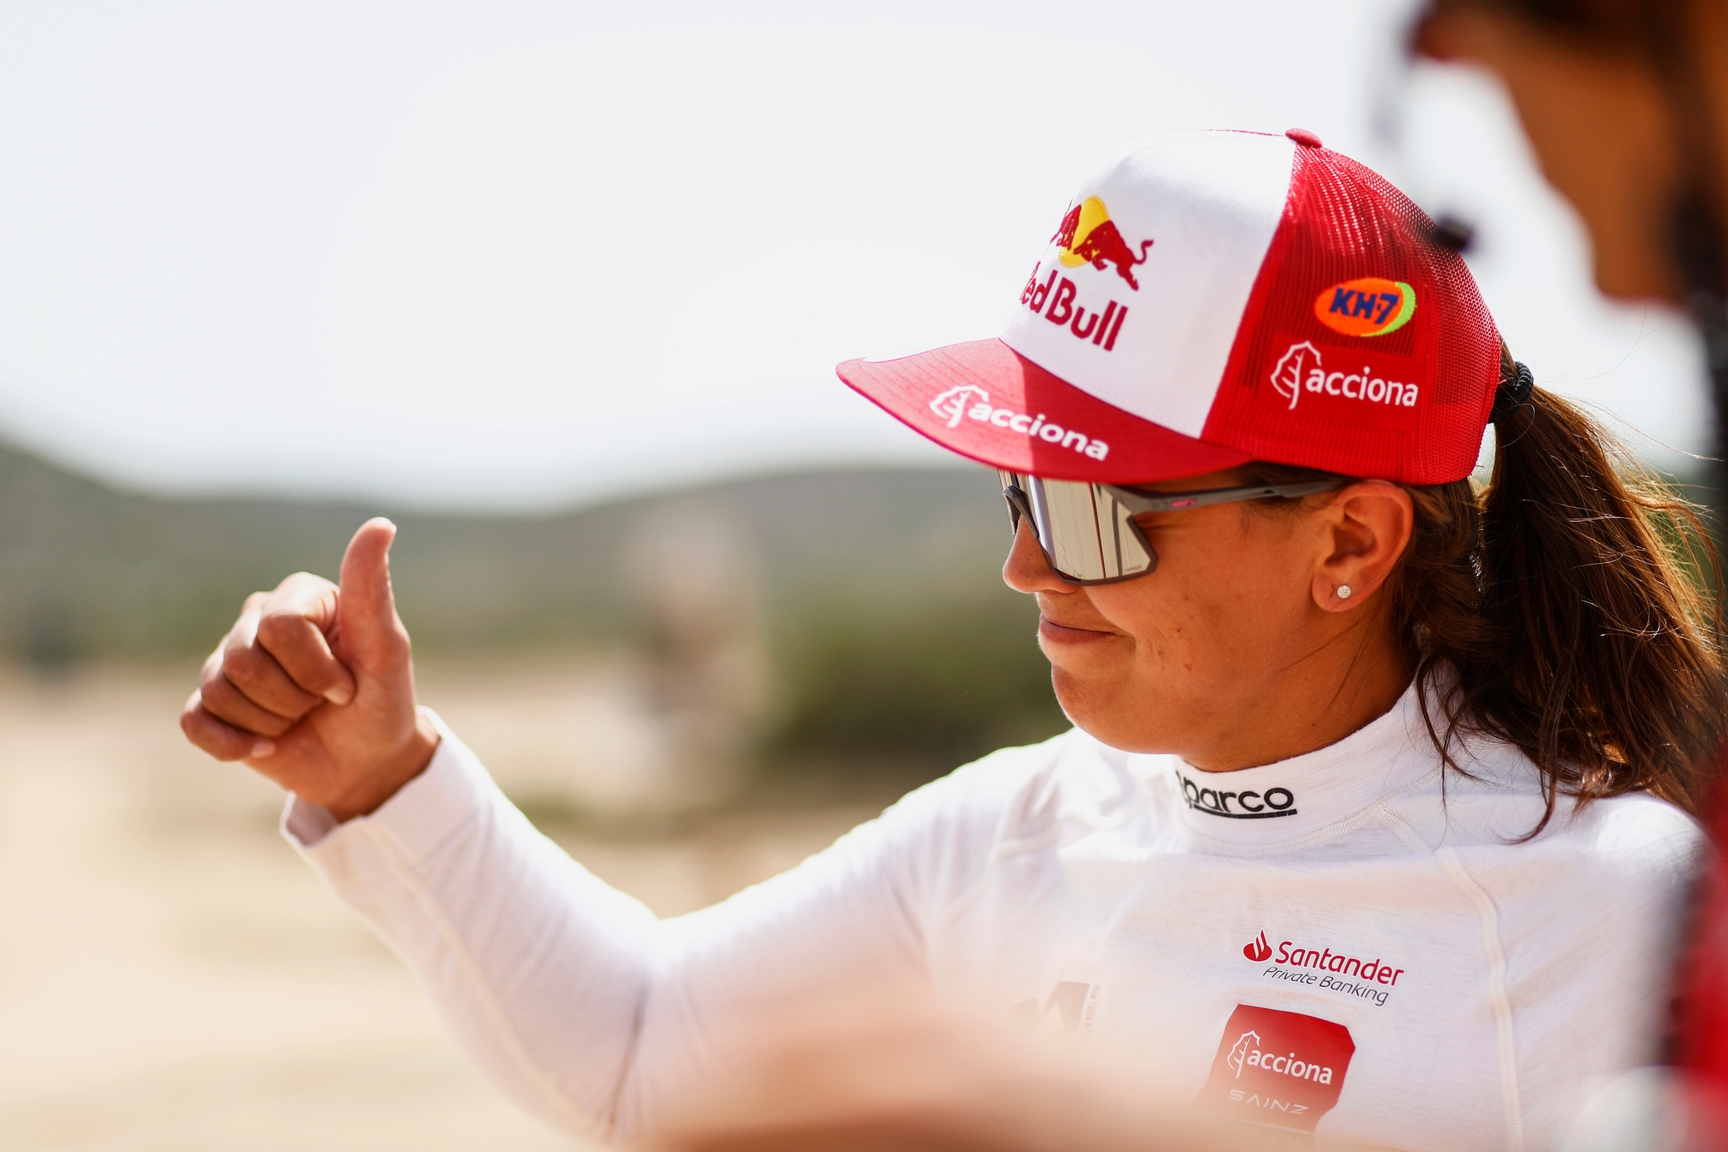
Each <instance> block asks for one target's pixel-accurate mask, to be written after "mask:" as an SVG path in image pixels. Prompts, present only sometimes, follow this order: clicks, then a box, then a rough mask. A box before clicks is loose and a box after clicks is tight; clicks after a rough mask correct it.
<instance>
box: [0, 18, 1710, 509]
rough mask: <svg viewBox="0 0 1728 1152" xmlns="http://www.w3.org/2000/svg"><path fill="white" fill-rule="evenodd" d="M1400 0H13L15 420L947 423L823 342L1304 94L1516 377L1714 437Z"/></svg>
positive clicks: (778, 453)
mask: <svg viewBox="0 0 1728 1152" xmlns="http://www.w3.org/2000/svg"><path fill="white" fill-rule="evenodd" d="M1409 9H1410V0H1313V2H1307V3H1292V2H1291V0H1213V2H1211V3H1208V4H1192V3H1186V2H1184V3H1173V2H1167V0H1131V2H1125V3H1096V4H1076V3H1067V4H1052V3H1038V4H1022V3H1017V2H1013V0H990V2H983V3H946V2H943V0H918V2H916V3H900V2H898V0H868V2H864V0H823V2H822V3H807V4H800V5H794V4H775V3H721V2H717V0H702V2H694V0H692V2H680V0H662V2H652V0H651V2H636V3H632V4H615V3H614V4H604V5H601V4H584V3H571V2H568V0H560V2H555V3H554V2H528V0H484V2H451V0H382V2H376V3H345V2H338V0H298V2H283V0H220V2H219V3H213V2H179V3H168V2H154V3H153V2H146V0H124V2H120V0H115V2H97V0H0V157H4V162H3V164H0V429H3V430H4V431H5V432H6V433H7V434H9V435H10V436H11V437H12V438H14V439H16V440H18V441H21V442H23V443H26V444H29V445H32V446H34V447H37V448H39V449H42V450H45V451H47V452H49V453H50V454H51V455H53V456H55V457H57V458H59V459H61V460H64V461H67V462H71V463H74V464H76V465H78V466H80V467H83V468H86V469H89V470H93V471H95V472H97V473H99V474H101V475H104V476H106V477H109V478H112V479H117V480H120V481H123V482H126V483H129V484H135V485H143V486H146V487H150V488H154V489H157V490H164V491H234V490H249V491H276V492H292V493H305V494H344V495H365V496H375V497H382V498H388V499H391V500H393V501H406V502H409V503H414V504H419V505H426V506H453V507H477V506H494V507H534V506H547V505H557V504H564V503H573V502H578V501H581V500H587V499H593V498H596V497H599V496H604V495H610V494H616V493H620V492H627V491H634V490H640V489H643V488H650V487H660V486H664V485H667V484H672V483H677V482H680V481H683V480H687V479H693V478H701V477H708V476H718V475H727V474H735V473H739V472H748V471H757V470H761V469H764V468H774V467H785V466H796V465H803V464H811V463H845V462H857V461H904V462H911V461H919V462H931V461H934V460H938V459H941V458H942V456H941V454H940V453H938V452H937V451H936V450H934V449H932V448H929V447H927V446H925V445H924V444H923V442H922V441H920V440H918V438H917V437H915V436H914V435H913V434H911V433H910V432H907V431H905V430H904V429H903V428H901V427H900V426H899V425H898V424H896V423H895V422H893V421H892V420H890V419H889V418H887V417H886V416H883V415H881V414H879V413H877V412H876V411H875V410H874V409H873V408H871V407H870V406H869V405H867V404H866V403H865V402H863V401H861V400H859V399H857V398H855V397H854V396H852V395H851V393H850V392H848V391H847V390H846V389H845V388H844V387H843V386H841V385H840V384H839V383H838V382H837V381H836V380H835V378H834V376H833V372H832V366H833V364H834V363H835V362H837V361H839V360H841V359H844V358H847V357H851V356H854V355H862V354H869V355H882V354H885V353H891V352H899V351H913V350H916V349H919V348H922V347H927V346H930V345H934V344H939V343H948V342H952V341H956V340H961V339H970V338H975V337H977V336H980V335H988V334H990V333H992V332H994V331H995V330H996V329H997V327H998V326H999V324H1000V322H1001V320H1002V319H1003V318H1004V317H1005V316H1006V315H1007V310H1008V306H1009V305H1010V304H1011V303H1012V302H1013V301H1014V300H1015V299H1016V298H1017V293H1018V291H1019V288H1020V285H1021V283H1022V281H1023V280H1024V278H1025V274H1026V271H1027V269H1028V268H1029V267H1030V266H1031V264H1032V262H1033V260H1034V259H1036V257H1037V256H1038V254H1039V253H1040V252H1041V251H1042V249H1043V247H1044V244H1045V241H1046V239H1047V238H1048V236H1049V234H1050V232H1051V230H1052V228H1053V227H1054V224H1055V222H1056V220H1057V219H1058V218H1059V216H1060V213H1061V212H1062V210H1063V209H1064V208H1065V207H1066V205H1067V203H1068V197H1069V194H1070V192H1071V190H1072V185H1073V184H1074V182H1075V181H1076V179H1077V178H1078V177H1079V176H1080V174H1081V173H1082V172H1083V170H1084V169H1085V167H1086V165H1087V164H1088V162H1089V161H1090V159H1091V158H1092V157H1093V156H1094V155H1095V154H1097V153H1099V152H1101V151H1103V150H1104V149H1106V148H1108V147H1110V146H1111V145H1113V144H1115V143H1117V142H1118V141H1120V140H1123V139H1126V138H1129V137H1132V136H1136V135H1140V134H1143V133H1146V132H1151V131H1160V130H1166V129H1175V128H1189V127H1246V128H1257V129H1266V130H1273V131H1282V130H1283V129H1285V128H1288V127H1292V126H1302V127H1306V128H1310V129H1313V130H1314V131H1316V132H1318V133H1319V134H1320V135H1321V136H1322V137H1323V138H1324V140H1325V141H1326V143H1327V144H1329V145H1331V146H1334V147H1337V148H1340V149H1342V150H1344V151H1346V152H1349V153H1351V154H1352V155H1355V156H1357V157H1358V158H1360V159H1362V160H1364V161H1366V162H1368V163H1370V164H1372V165H1374V166H1375V167H1377V168H1379V169H1381V170H1382V171H1383V172H1385V173H1386V174H1387V175H1388V176H1390V177H1391V178H1392V179H1393V180H1394V181H1396V182H1398V183H1400V184H1401V185H1403V186H1404V187H1405V188H1406V190H1407V191H1409V192H1410V193H1411V194H1412V195H1413V196H1414V197H1415V198H1416V199H1417V200H1418V202H1420V203H1422V204H1423V205H1424V207H1426V208H1428V209H1429V210H1430V211H1431V212H1435V213H1439V212H1442V211H1450V212H1454V213H1458V214H1461V215H1463V216H1465V217H1467V218H1469V219H1471V220H1473V221H1474V222H1475V223H1476V224H1477V226H1478V228H1479V245H1478V248H1477V250H1476V251H1475V253H1474V254H1473V255H1472V257H1471V262H1472V265H1473V266H1474V267H1475V269H1476V272H1477V276H1478V278H1479V280H1480V281H1481V283H1482V287H1483V290H1484V292H1485V294H1486V296H1487V298H1488V302H1489V304H1490V305H1491V306H1492V307H1493V309H1494V311H1495V314H1496V316H1497V318H1498V320H1499V322H1500V325H1501V328H1502V329H1503V331H1504V332H1505V333H1506V335H1507V337H1508V339H1509V340H1510V341H1511V342H1512V343H1513V346H1514V350H1515V352H1516V353H1517V354H1518V355H1519V356H1520V357H1521V358H1523V359H1526V360H1528V361H1529V362H1530V363H1531V364H1532V366H1533V367H1534V368H1535V370H1536V374H1537V378H1538V380H1540V381H1543V382H1544V383H1552V384H1555V385H1557V386H1559V387H1561V388H1562V390H1564V391H1568V392H1570V393H1572V394H1574V395H1578V396H1582V397H1584V398H1586V399H1589V400H1592V401H1594V402H1596V403H1598V404H1600V405H1602V406H1603V407H1605V408H1606V409H1608V410H1609V411H1610V412H1612V413H1614V414H1615V415H1617V416H1619V417H1621V418H1622V419H1624V420H1625V421H1627V422H1629V424H1630V426H1631V427H1633V428H1634V429H1636V430H1637V432H1636V434H1635V435H1634V437H1633V439H1634V441H1635V444H1636V446H1637V447H1639V448H1640V449H1641V450H1643V451H1646V452H1647V453H1649V454H1650V455H1651V456H1652V458H1653V459H1654V460H1655V461H1656V462H1657V463H1659V464H1661V465H1664V466H1668V467H1674V466H1676V465H1678V464H1681V463H1683V458H1682V457H1680V456H1678V455H1677V454H1676V452H1675V451H1674V449H1692V448H1696V447H1698V446H1699V445H1700V443H1701V439H1700V438H1701V435H1702V430H1703V426H1704V424H1705V421H1704V411H1705V409H1704V400H1703V392H1702V385H1701V382H1700V381H1701V366H1700V360H1699V354H1698V352H1697V349H1696V347H1695V344H1694V341H1693V340H1692V338H1691V336H1690V334H1689V332H1688V331H1687V329H1686V328H1685V326H1684V324H1683V323H1682V322H1681V321H1680V320H1679V319H1678V318H1677V317H1676V316H1674V315H1673V314H1671V313H1667V312H1664V311H1661V310H1656V309H1643V308H1615V307H1611V306H1609V305H1607V304H1606V303H1604V302H1603V301H1602V300H1601V299H1600V297H1598V296H1597V295H1596V294H1595V292H1594V290H1593V289H1592V288H1591V287H1590V283H1589V275H1588V255H1587V252H1586V250H1585V247H1584V243H1583V240H1582V234H1581V231H1580V229H1579V226H1578V224H1577V222H1576V220H1575V218H1574V217H1573V216H1572V214H1571V213H1570V211H1569V210H1567V209H1566V208H1565V206H1564V205H1563V204H1561V202H1560V201H1559V200H1558V199H1557V198H1556V197H1555V196H1554V195H1553V194H1552V193H1550V192H1549V191H1548V190H1547V189H1546V187H1545V186H1544V185H1543V184H1542V183H1541V180H1540V177H1539V176H1538V175H1537V173H1536V172H1535V170H1534V168H1533V165H1532V162H1531V159H1530V157H1529V155H1528V152H1527V150H1526V148H1525V146H1524V144H1523V142H1522V139H1521V137H1520V136H1519V135H1518V132H1517V129H1516V126H1515V124H1514V123H1513V122H1512V121H1511V119H1510V116H1509V112H1508V110H1507V107H1506V105H1505V102H1504V100H1503V98H1502V97H1501V95H1500V94H1499V91H1498V90H1497V89H1496V88H1495V87H1494V86H1493V85H1492V84H1490V83H1488V82H1487V81H1485V80H1484V79H1482V78H1480V77H1478V76H1474V75H1472V74H1468V73H1462V72H1457V71H1453V70H1449V69H1439V68H1435V67H1432V66H1419V67H1417V68H1415V69H1414V70H1411V69H1410V68H1408V67H1407V66H1406V64H1405V63H1404V62H1403V60H1402V54H1401V49H1400V47H1399V44H1400V39H1401V29H1402V27H1403V23H1404V20H1405V19H1406V17H1407V14H1408V11H1409Z"/></svg>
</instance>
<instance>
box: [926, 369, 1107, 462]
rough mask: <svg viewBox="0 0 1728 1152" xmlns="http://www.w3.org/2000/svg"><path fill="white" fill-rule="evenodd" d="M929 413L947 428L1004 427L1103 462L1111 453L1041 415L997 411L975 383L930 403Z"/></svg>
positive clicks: (1101, 444)
mask: <svg viewBox="0 0 1728 1152" xmlns="http://www.w3.org/2000/svg"><path fill="white" fill-rule="evenodd" d="M930 411H932V412H934V413H936V415H938V416H940V417H942V419H943V422H944V423H946V424H947V426H948V427H950V428H958V427H960V422H961V421H962V420H972V421H976V422H977V423H980V424H988V425H990V426H991V427H994V428H1004V429H1007V430H1008V431H1009V432H1017V433H1019V434H1020V435H1022V436H1026V437H1028V438H1030V439H1034V440H1042V441H1044V442H1045V443H1047V444H1056V445H1060V446H1061V447H1063V448H1066V449H1068V450H1069V451H1071V452H1078V453H1080V454H1081V455H1082V456H1089V457H1091V458H1092V459H1094V460H1102V459H1104V458H1105V457H1106V456H1108V455H1109V454H1110V445H1108V444H1106V443H1104V441H1102V440H1099V439H1098V438H1097V437H1095V436H1088V435H1086V433H1084V432H1081V431H1078V430H1076V429H1073V428H1064V427H1062V425H1060V424H1053V423H1051V422H1050V421H1048V420H1046V419H1045V418H1044V414H1043V413H1042V412H1040V413H1038V414H1037V415H1028V414H1027V413H1025V412H1019V411H1016V410H1015V409H1013V408H998V407H996V406H995V405H993V404H991V403H990V393H989V391H988V390H986V389H984V388H980V387H979V386H978V385H976V384H960V385H957V386H955V387H953V388H950V389H948V390H947V391H946V392H943V393H941V394H939V395H937V396H936V397H935V399H933V400H931V401H930Z"/></svg>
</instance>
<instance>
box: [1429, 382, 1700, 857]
mask: <svg viewBox="0 0 1728 1152" xmlns="http://www.w3.org/2000/svg"><path fill="white" fill-rule="evenodd" d="M1521 370H1522V371H1521ZM1520 374H1522V375H1523V380H1522V381H1519V379H1518V378H1519V376H1520ZM1502 377H1503V379H1504V380H1505V381H1506V382H1507V384H1508V385H1511V386H1512V387H1514V388H1515V387H1516V384H1514V382H1515V381H1516V382H1518V383H1525V385H1526V389H1527V393H1528V398H1527V399H1523V401H1522V402H1521V403H1511V404H1502V405H1497V407H1496V413H1495V416H1496V423H1495V437H1496V447H1495V453H1494V471H1493V475H1492V478H1491V479H1490V482H1489V485H1488V488H1487V490H1486V491H1485V492H1484V493H1482V496H1481V501H1480V509H1481V512H1480V520H1481V537H1480V551H1479V554H1478V556H1477V558H1476V564H1475V567H1476V568H1477V570H1478V572H1479V576H1478V581H1479V587H1480V600H1479V608H1478V610H1477V612H1476V617H1477V620H1478V621H1479V622H1480V623H1479V626H1477V627H1475V628H1464V629H1459V628H1458V627H1457V626H1458V625H1459V624H1460V623H1462V621H1460V620H1459V619H1458V618H1457V617H1456V616H1455V615H1453V614H1451V613H1449V612H1445V611H1434V610H1433V609H1432V608H1424V607H1421V606H1419V604H1418V603H1417V602H1415V600H1414V598H1415V597H1418V596H1420V595H1421V594H1422V589H1420V588H1419V587H1416V586H1415V582H1414V581H1410V580H1408V579H1407V580H1405V581H1403V582H1402V583H1403V587H1401V589H1400V591H1401V592H1403V593H1405V595H1403V596H1401V597H1400V599H1401V600H1403V601H1404V602H1405V604H1404V607H1405V612H1406V615H1407V628H1408V632H1409V634H1410V636H1411V640H1412V643H1414V644H1415V645H1416V646H1417V651H1418V652H1419V653H1420V655H1419V657H1418V659H1419V663H1418V668H1419V671H1420V672H1421V673H1422V674H1423V675H1422V677H1421V686H1420V689H1419V690H1420V691H1422V692H1423V693H1424V704H1425V705H1426V703H1427V693H1428V691H1429V688H1430V686H1431V685H1433V684H1435V683H1437V682H1436V681H1435V679H1434V676H1433V672H1434V671H1436V670H1437V669H1438V668H1439V666H1440V665H1441V664H1445V665H1449V666H1450V667H1452V668H1453V669H1455V670H1456V671H1457V683H1456V686H1455V689H1454V690H1453V691H1452V692H1451V693H1449V694H1448V695H1447V697H1446V698H1445V699H1444V700H1442V701H1440V704H1441V711H1442V712H1443V714H1444V716H1445V720H1446V733H1447V738H1446V739H1445V740H1443V741H1442V740H1441V739H1440V738H1439V737H1438V736H1437V737H1436V739H1437V742H1440V744H1441V750H1442V752H1443V753H1449V750H1450V736H1451V734H1452V733H1453V732H1455V731H1457V730H1458V728H1459V727H1461V726H1470V727H1475V728H1478V729H1481V730H1485V731H1487V732H1488V733H1490V734H1492V735H1495V736H1498V737H1500V738H1501V739H1503V740H1506V741H1508V742H1510V743H1512V744H1515V745H1517V746H1518V748H1519V749H1521V750H1522V751H1523V752H1524V754H1525V755H1526V756H1528V757H1529V758H1530V759H1531V760H1532V761H1534V762H1535V764H1536V766H1537V768H1538V769H1539V770H1540V771H1541V773H1542V780H1543V790H1544V793H1545V796H1546V798H1547V802H1548V804H1547V811H1546V813H1545V815H1544V816H1543V819H1542V823H1541V824H1539V825H1538V826H1537V827H1536V829H1535V830H1534V831H1532V833H1531V835H1535V833H1536V832H1539V831H1541V829H1542V827H1543V826H1545V825H1546V824H1547V822H1548V820H1549V819H1550V818H1551V817H1552V816H1553V814H1554V806H1555V803H1556V801H1557V799H1558V797H1559V795H1561V794H1566V795H1570V796H1576V797H1577V798H1578V799H1579V800H1580V801H1589V800H1593V799H1598V798H1601V797H1605V796H1616V795H1620V794H1622V793H1626V792H1634V791H1647V792H1651V793H1654V794H1655V795H1658V796H1661V797H1663V798H1664V799H1667V800H1670V801H1672V802H1673V803H1675V804H1678V805H1680V806H1681V807H1682V808H1685V809H1686V810H1687V811H1690V812H1696V811H1697V807H1698V801H1699V799H1700V796H1699V792H1700V777H1699V774H1698V765H1699V763H1700V762H1701V760H1702V759H1703V757H1704V756H1705V755H1706V754H1707V753H1709V752H1710V751H1711V750H1712V749H1713V748H1714V747H1715V745H1716V743H1717V742H1718V740H1719V739H1720V737H1721V735H1722V731H1723V726H1724V720H1725V718H1728V692H1725V688H1724V670H1723V650H1722V643H1721V641H1722V620H1721V614H1720V609H1719V606H1718V604H1717V601H1716V597H1715V595H1714V592H1713V590H1712V585H1713V583H1714V580H1715V575H1716V563H1715V561H1716V557H1715V551H1714V548H1713V547H1712V546H1711V543H1710V538H1709V534H1708V533H1707V532H1706V531H1705V530H1704V525H1703V523H1702V521H1701V520H1700V519H1699V516H1698V513H1697V511H1696V510H1695V509H1694V508H1693V507H1692V506H1691V505H1689V504H1688V503H1686V502H1685V501H1684V500H1681V499H1679V498H1678V497H1677V496H1675V495H1674V494H1673V493H1672V492H1670V491H1669V490H1668V489H1667V488H1666V487H1665V486H1664V485H1663V484H1661V483H1660V482H1659V481H1658V480H1656V479H1655V478H1654V477H1653V476H1652V475H1651V474H1650V473H1649V472H1648V470H1646V469H1644V468H1643V467H1641V466H1640V465H1638V464H1637V463H1636V462H1635V461H1634V460H1633V459H1632V458H1631V457H1630V455H1629V454H1628V453H1627V452H1626V451H1625V450H1624V449H1623V448H1621V447H1620V445H1618V444H1617V443H1616V442H1615V441H1614V439H1613V438H1612V437H1611V436H1610V435H1609V434H1608V433H1607V432H1606V431H1605V430H1604V429H1603V428H1602V427H1601V425H1599V424H1598V423H1597V422H1596V421H1594V420H1592V419H1591V418H1590V417H1589V416H1587V415H1585V414H1584V413H1583V412H1582V411H1580V410H1579V409H1578V408H1577V407H1575V406H1574V405H1572V404H1570V403H1568V402H1567V401H1565V400H1563V399H1561V398H1560V397H1559V396H1556V395H1554V394H1553V393H1551V392H1544V391H1542V390H1540V389H1529V388H1528V384H1527V382H1528V370H1527V369H1522V366H1520V365H1516V364H1514V363H1513V361H1512V358H1511V356H1510V355H1509V354H1507V353H1506V352H1505V351H1504V350H1502ZM1504 390H1505V389H1504V386H1503V392H1504ZM1463 483H1464V484H1468V481H1464V482H1463ZM1447 487H1451V486H1447ZM1472 503H1475V501H1474V499H1472ZM1452 560H1453V562H1454V563H1459V562H1462V561H1463V560H1464V557H1463V556H1455V557H1453V558H1452ZM1436 607H1438V606H1436ZM1425 711H1426V709H1425ZM1430 729H1431V730H1432V729H1433V722H1432V720H1430ZM1448 759H1450V756H1449V755H1448Z"/></svg>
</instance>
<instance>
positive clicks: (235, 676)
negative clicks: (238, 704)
mask: <svg viewBox="0 0 1728 1152" xmlns="http://www.w3.org/2000/svg"><path fill="white" fill-rule="evenodd" d="M237 639H238V638H236V642H231V643H229V644H227V645H225V646H224V647H223V649H222V652H221V659H220V660H218V661H215V662H214V663H213V665H212V664H207V665H205V668H204V676H203V679H202V680H201V681H200V683H199V686H200V687H201V688H203V689H204V690H205V698H206V703H209V694H210V689H211V687H212V685H213V684H214V683H216V682H217V681H225V682H226V683H227V684H228V685H230V686H231V687H232V688H234V689H236V690H237V691H238V692H239V694H240V695H241V696H244V697H245V698H246V699H247V700H248V701H250V702H251V703H252V704H254V705H256V706H257V707H259V708H261V709H263V710H264V711H266V712H272V713H274V714H276V715H277V716H282V717H286V718H287V719H289V720H298V719H300V717H302V716H304V715H306V713H308V712H310V711H312V709H314V708H316V707H317V706H318V705H320V704H322V703H323V702H324V698H323V697H322V696H318V695H315V694H313V693H311V692H308V691H306V689H304V688H302V687H300V685H298V684H296V683H295V682H294V678H293V677H291V676H290V675H288V673H287V671H285V670H284V669H283V667H282V665H281V664H279V663H277V661H276V657H274V656H272V655H271V654H270V653H269V652H266V651H265V650H264V648H263V647H262V646H261V645H260V644H258V643H257V642H256V641H254V642H253V643H251V644H241V643H238V642H237ZM242 727H247V728H251V727H253V726H252V725H250V724H243V725H242ZM255 730H256V731H262V729H255Z"/></svg>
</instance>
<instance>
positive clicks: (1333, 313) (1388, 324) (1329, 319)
mask: <svg viewBox="0 0 1728 1152" xmlns="http://www.w3.org/2000/svg"><path fill="white" fill-rule="evenodd" d="M1415 314H1416V289H1414V288H1412V287H1410V285H1408V284H1406V283H1404V281H1402V280H1382V279H1381V278H1380V277H1378V276H1364V277H1363V278H1362V279H1360V280H1346V281H1344V283H1342V284H1334V285H1332V287H1330V288H1328V289H1326V290H1325V291H1324V292H1322V293H1320V295H1318V296H1316V297H1315V298H1314V315H1315V317H1316V318H1317V319H1318V320H1319V321H1320V323H1322V324H1324V325H1326V327H1328V328H1330V329H1332V331H1334V332H1342V333H1343V334H1344V335H1346V336H1384V335H1386V334H1387V333H1388V332H1396V331H1398V329H1400V328H1402V327H1404V325H1406V324H1408V323H1410V317H1412V316H1414V315H1415Z"/></svg>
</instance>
